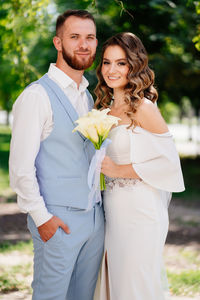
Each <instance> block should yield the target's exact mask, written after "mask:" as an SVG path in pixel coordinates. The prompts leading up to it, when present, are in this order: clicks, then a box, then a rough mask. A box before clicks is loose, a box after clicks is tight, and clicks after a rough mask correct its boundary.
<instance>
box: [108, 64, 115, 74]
mask: <svg viewBox="0 0 200 300" xmlns="http://www.w3.org/2000/svg"><path fill="white" fill-rule="evenodd" d="M115 71H116V67H115V64H114V63H111V64H110V68H109V70H108V72H109V73H110V74H111V73H114V72H115Z"/></svg>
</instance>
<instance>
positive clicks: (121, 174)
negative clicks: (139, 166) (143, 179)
mask: <svg viewBox="0 0 200 300" xmlns="http://www.w3.org/2000/svg"><path fill="white" fill-rule="evenodd" d="M101 173H103V174H104V175H106V176H108V177H111V178H116V177H117V178H135V179H139V178H140V177H139V176H138V175H137V173H136V172H135V170H134V169H133V166H132V164H128V165H117V164H116V163H115V162H114V161H113V160H112V159H111V158H110V157H109V156H105V158H104V160H103V161H102V163H101Z"/></svg>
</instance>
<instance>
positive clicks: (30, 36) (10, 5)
mask: <svg viewBox="0 0 200 300" xmlns="http://www.w3.org/2000/svg"><path fill="white" fill-rule="evenodd" d="M49 4H50V1H49V0H40V1H38V0H9V1H8V0H4V1H1V2H0V11H1V13H0V36H1V47H0V54H1V58H0V63H1V66H2V67H1V69H0V78H1V83H0V86H1V92H0V105H1V107H2V108H3V109H5V110H6V111H7V112H9V111H10V109H11V107H12V103H13V101H14V100H15V99H16V97H17V96H18V94H19V93H20V92H21V91H22V90H23V89H24V87H25V86H26V85H27V84H29V83H30V82H31V81H32V80H34V79H37V78H38V77H39V76H40V73H39V72H38V70H37V68H35V67H34V66H33V65H32V64H31V63H30V56H29V55H30V51H31V49H32V48H33V47H34V45H35V44H37V41H38V40H39V38H40V37H41V36H42V37H45V34H46V31H47V26H48V24H49V23H50V15H49V13H48V10H47V8H48V6H49ZM38 58H39V57H38Z"/></svg>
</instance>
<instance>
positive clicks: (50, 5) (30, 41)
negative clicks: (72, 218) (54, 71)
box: [0, 0, 200, 200]
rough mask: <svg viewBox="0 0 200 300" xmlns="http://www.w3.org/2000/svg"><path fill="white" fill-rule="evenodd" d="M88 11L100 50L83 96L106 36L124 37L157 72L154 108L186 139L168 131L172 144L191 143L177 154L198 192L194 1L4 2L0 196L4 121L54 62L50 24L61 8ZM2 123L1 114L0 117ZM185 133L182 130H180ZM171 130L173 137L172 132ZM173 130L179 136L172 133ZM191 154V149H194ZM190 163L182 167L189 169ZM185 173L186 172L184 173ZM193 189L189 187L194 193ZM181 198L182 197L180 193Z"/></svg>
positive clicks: (199, 111)
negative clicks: (139, 45) (136, 41)
mask: <svg viewBox="0 0 200 300" xmlns="http://www.w3.org/2000/svg"><path fill="white" fill-rule="evenodd" d="M71 8H74V9H76V8H79V9H87V10H89V11H90V12H92V13H93V14H94V17H95V19H96V22H97V36H98V40H99V46H98V49H97V56H96V60H95V62H94V64H93V66H92V67H91V68H90V69H89V70H87V71H86V73H85V75H86V77H87V78H88V80H89V82H90V91H91V93H93V90H94V88H95V86H96V83H97V80H96V76H95V69H96V66H97V64H98V61H99V56H100V49H101V45H102V43H103V42H104V41H105V40H106V39H107V38H108V37H110V36H111V35H113V34H115V33H117V32H121V31H131V32H133V33H135V34H136V35H138V36H139V37H140V38H141V40H142V41H143V43H144V45H145V47H146V49H147V52H148V53H149V60H150V66H151V68H152V69H153V70H155V73H156V87H157V89H158V92H159V101H158V105H159V108H160V110H161V112H162V114H163V116H164V118H165V120H166V121H167V122H168V123H170V124H178V123H179V124H182V125H183V126H182V127H181V128H183V129H184V130H185V134H183V133H182V131H180V133H179V131H177V127H176V129H174V127H173V128H172V133H173V134H174V135H175V138H176V137H177V143H179V142H181V141H179V140H180V139H181V136H182V134H183V135H184V136H185V137H184V138H185V142H186V143H190V142H192V141H193V142H195V145H194V144H193V150H192V151H190V148H191V147H189V144H188V145H187V146H185V147H186V148H187V149H188V147H189V151H187V149H186V151H184V148H183V146H182V144H180V145H178V150H179V152H180V153H181V152H182V153H181V154H183V155H184V156H188V155H192V158H189V157H187V158H184V159H183V160H182V163H183V171H184V175H185V180H186V187H187V191H190V193H194V191H195V194H196V193H197V196H196V198H197V199H198V198H199V194H200V193H199V192H200V187H199V186H200V184H199V182H200V173H199V158H198V156H199V154H200V145H199V143H200V124H199V123H200V101H199V100H200V99H199V98H200V96H199V95H200V94H199V82H200V80H199V79H200V52H199V50H200V1H199V0H198V1H195V0H194V1H193V0H173V1H170V0H151V1H145V0H126V1H118V0H101V1H95V0H73V1H66V0H41V1H38V0H4V1H0V39H1V43H0V64H1V68H0V113H2V112H1V111H4V115H3V116H2V118H3V117H4V120H3V121H2V123H4V126H1V128H0V131H1V132H0V142H1V146H0V196H1V195H4V196H5V195H6V197H7V200H9V199H10V198H9V192H8V191H9V188H8V153H9V140H10V130H9V127H8V126H7V127H6V126H5V124H7V125H9V117H10V111H11V109H12V105H13V103H14V101H15V99H16V98H17V96H18V95H19V94H20V93H21V92H22V90H23V89H24V88H25V86H27V85H28V84H29V83H30V82H31V81H33V80H36V79H37V78H39V77H40V76H42V75H43V74H44V73H45V72H46V71H47V70H48V66H49V63H50V62H55V60H56V51H55V49H54V46H53V43H52V37H53V36H54V34H55V31H54V29H55V21H56V18H57V16H58V14H59V13H62V12H64V11H65V10H66V9H71ZM0 123H1V115H0ZM184 126H185V127H184ZM174 130H175V131H174ZM179 130H180V129H179ZM194 147H195V149H194ZM188 161H189V162H188ZM188 168H189V170H188ZM194 185H195V186H194ZM187 191H186V192H185V193H186V194H187Z"/></svg>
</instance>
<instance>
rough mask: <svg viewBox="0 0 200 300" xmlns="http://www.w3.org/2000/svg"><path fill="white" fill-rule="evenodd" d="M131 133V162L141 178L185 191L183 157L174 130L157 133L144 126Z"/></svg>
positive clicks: (170, 188)
mask: <svg viewBox="0 0 200 300" xmlns="http://www.w3.org/2000/svg"><path fill="white" fill-rule="evenodd" d="M129 133H130V142H131V162H132V165H133V168H134V170H135V171H136V173H137V174H138V175H139V176H140V178H141V179H142V180H143V181H144V182H146V183H148V184H149V185H151V186H153V187H155V188H158V189H161V190H164V191H168V192H182V191H184V189H185V187H184V182H183V175H182V170H181V165H180V159H179V155H178V153H177V150H176V147H175V144H174V142H173V138H172V135H171V133H170V132H167V133H164V134H154V133H151V132H149V131H147V130H145V129H143V128H140V127H136V128H135V129H133V131H132V130H129Z"/></svg>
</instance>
